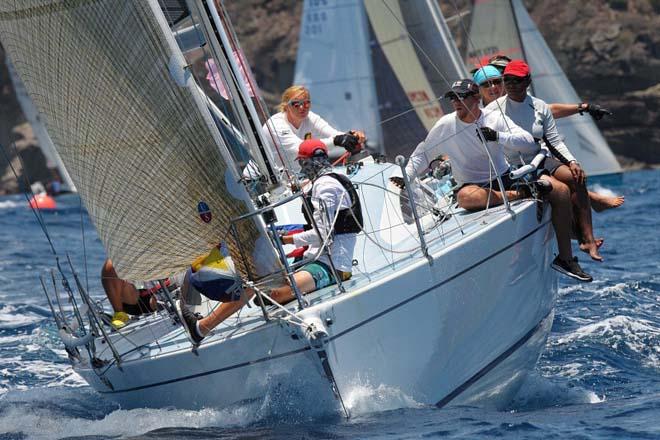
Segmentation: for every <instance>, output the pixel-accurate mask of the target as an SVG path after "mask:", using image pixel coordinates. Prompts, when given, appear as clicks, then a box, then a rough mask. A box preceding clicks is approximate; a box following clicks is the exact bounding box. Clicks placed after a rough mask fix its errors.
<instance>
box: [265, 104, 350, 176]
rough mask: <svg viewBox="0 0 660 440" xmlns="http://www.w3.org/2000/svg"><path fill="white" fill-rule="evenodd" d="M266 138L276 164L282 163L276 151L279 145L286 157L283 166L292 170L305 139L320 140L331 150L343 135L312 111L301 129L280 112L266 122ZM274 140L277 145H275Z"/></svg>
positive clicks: (304, 120)
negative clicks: (336, 139) (336, 137)
mask: <svg viewBox="0 0 660 440" xmlns="http://www.w3.org/2000/svg"><path fill="white" fill-rule="evenodd" d="M263 131H264V137H265V138H266V140H267V142H268V143H269V144H270V149H271V153H272V155H273V157H274V158H275V163H281V161H280V159H279V155H278V154H277V151H276V149H275V145H277V146H278V147H279V149H280V151H281V152H282V153H283V154H284V155H285V156H286V157H285V161H288V162H287V163H284V164H283V165H284V166H286V167H287V168H289V169H291V166H292V165H293V164H294V163H295V160H296V156H297V155H298V147H299V146H300V143H301V142H302V141H303V140H305V139H320V140H321V141H322V142H323V143H324V144H325V145H326V146H327V147H328V148H331V147H332V146H333V145H334V144H333V140H334V137H335V136H337V135H339V134H342V132H341V131H339V130H336V129H335V128H334V127H332V126H331V125H330V124H328V123H327V122H326V121H325V120H324V119H323V118H322V117H320V116H319V115H317V114H316V113H314V112H312V111H310V112H309V113H308V114H307V117H306V118H305V119H303V120H302V123H301V124H300V127H298V128H296V127H294V126H293V124H291V123H290V122H289V120H288V119H287V117H286V113H285V112H279V113H277V114H274V115H273V116H271V117H270V119H268V121H266V123H265V124H264V126H263ZM273 140H274V141H275V145H273Z"/></svg>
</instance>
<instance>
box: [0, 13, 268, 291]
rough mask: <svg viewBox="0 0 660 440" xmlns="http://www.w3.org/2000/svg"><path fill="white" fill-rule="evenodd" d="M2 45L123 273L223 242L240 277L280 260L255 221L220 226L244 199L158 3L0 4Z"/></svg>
mask: <svg viewBox="0 0 660 440" xmlns="http://www.w3.org/2000/svg"><path fill="white" fill-rule="evenodd" d="M0 41H1V42H2V44H3V46H4V47H5V49H6V51H7V52H8V54H9V56H10V58H11V60H12V61H13V63H14V66H15V67H16V70H17V71H18V73H19V75H20V77H21V79H22V80H23V82H24V84H25V88H26V89H27V91H28V93H29V95H30V97H31V98H32V100H33V102H34V103H35V105H36V107H37V109H38V110H39V112H40V113H41V114H42V115H44V118H45V122H46V125H47V128H48V132H49V134H50V137H51V138H52V140H53V143H54V145H55V148H56V149H57V151H58V152H59V154H60V156H61V157H62V160H63V161H64V163H65V165H66V168H67V170H68V171H69V173H70V174H71V177H72V179H73V181H74V183H75V185H76V187H77V188H78V190H79V192H80V195H81V197H82V199H83V201H84V203H85V206H86V208H87V211H88V212H89V214H90V216H91V218H92V220H93V221H94V224H95V225H96V228H97V230H98V234H99V237H100V238H101V240H102V242H103V244H104V246H105V249H106V251H107V254H108V257H109V258H111V259H112V260H113V263H114V265H115V267H116V269H117V272H118V274H119V276H120V277H122V278H125V279H130V280H150V279H157V278H163V277H165V276H167V275H170V274H172V273H175V272H178V271H180V270H183V269H185V268H187V267H188V266H189V265H190V263H191V261H192V260H194V259H195V258H196V257H198V256H199V255H200V254H203V253H206V252H208V250H209V249H211V248H212V247H213V246H214V245H216V244H217V243H218V242H219V241H222V240H225V241H226V242H227V243H228V246H229V248H230V252H231V253H232V256H233V257H234V260H235V263H236V266H237V269H239V270H240V271H241V272H242V274H243V275H246V276H252V275H255V274H264V273H267V272H270V271H271V270H274V269H276V268H277V260H276V256H275V253H274V250H273V249H272V247H271V246H270V243H269V241H268V239H267V238H266V236H265V232H264V228H263V225H262V224H260V223H259V220H252V221H243V222H241V223H238V224H237V228H236V231H237V235H238V240H234V239H233V238H232V236H231V234H230V233H229V231H230V223H229V220H230V219H232V218H235V217H237V216H240V215H243V214H246V213H248V212H250V210H252V209H253V208H252V204H251V201H250V199H249V196H248V194H247V192H246V190H245V188H244V187H243V186H242V185H241V184H238V183H237V182H238V180H239V176H238V173H237V171H236V169H235V167H234V166H233V164H232V163H231V156H230V154H229V152H228V150H227V147H226V145H225V144H224V142H223V141H222V138H221V135H220V133H219V131H218V129H217V127H216V126H215V123H214V122H213V119H212V118H211V116H210V114H209V112H208V109H207V107H206V103H205V100H204V98H203V96H202V95H201V94H200V92H199V91H198V89H197V88H196V86H195V84H194V82H193V80H192V78H191V76H190V74H189V71H188V70H187V68H186V62H185V60H184V58H183V56H182V54H181V53H180V51H179V49H178V47H177V46H176V43H175V41H174V38H173V36H172V34H171V32H170V29H169V27H168V24H167V22H166V20H165V17H164V16H163V13H162V11H161V9H160V7H159V5H158V3H157V2H156V1H155V0H149V1H134V0H77V1H73V0H71V1H62V0H60V1H58V0H22V1H20V2H16V1H13V0H12V1H8V0H0ZM237 241H238V242H237ZM239 242H240V243H239ZM241 257H245V258H241Z"/></svg>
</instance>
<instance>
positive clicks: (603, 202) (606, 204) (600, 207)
mask: <svg viewBox="0 0 660 440" xmlns="http://www.w3.org/2000/svg"><path fill="white" fill-rule="evenodd" d="M623 202H625V197H624V196H614V197H606V196H598V197H593V198H592V199H591V207H592V208H593V209H594V211H596V212H603V211H605V210H606V209H612V208H618V207H619V206H621V205H623Z"/></svg>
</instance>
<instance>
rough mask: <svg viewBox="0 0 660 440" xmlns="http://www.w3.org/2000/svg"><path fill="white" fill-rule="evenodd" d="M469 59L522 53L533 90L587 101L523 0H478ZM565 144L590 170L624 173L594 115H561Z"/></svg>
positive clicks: (546, 98) (554, 97)
mask: <svg viewBox="0 0 660 440" xmlns="http://www.w3.org/2000/svg"><path fill="white" fill-rule="evenodd" d="M467 47H468V50H467V56H466V63H467V64H468V65H475V66H476V65H478V63H479V60H480V59H481V58H483V57H490V56H492V55H495V54H498V53H499V54H503V55H506V56H508V57H509V58H523V59H525V60H526V61H527V63H528V64H529V65H530V67H531V68H532V90H531V92H532V94H533V95H534V96H537V97H538V98H541V99H543V100H544V101H546V102H548V103H553V102H559V103H576V104H577V103H579V102H582V101H581V99H580V98H579V96H578V95H577V93H576V92H575V89H574V88H573V86H572V85H571V83H570V81H569V80H568V78H567V77H566V75H565V74H564V72H563V70H562V68H561V66H559V63H558V62H557V59H556V58H555V57H554V55H553V54H552V51H551V50H550V48H549V47H548V45H547V43H546V42H545V40H544V39H543V36H542V35H541V33H540V32H539V30H538V28H537V27H536V25H535V24H534V22H533V21H532V19H531V17H530V16H529V14H528V13H527V10H526V9H525V6H524V5H523V4H522V2H521V1H520V0H479V1H476V2H474V9H473V11H472V21H471V25H470V35H469V38H468V41H467ZM557 127H558V130H559V132H560V133H561V134H562V135H563V136H565V142H566V145H568V147H569V148H570V150H571V152H572V153H573V155H574V156H575V157H576V158H577V160H578V161H579V162H580V163H581V164H582V166H583V168H584V169H585V171H586V172H587V173H588V174H589V175H590V176H602V175H608V174H618V173H621V172H622V170H621V166H620V165H619V163H618V162H617V160H616V158H615V157H614V154H613V153H612V150H610V147H609V145H608V144H607V141H605V138H603V135H602V134H601V132H600V130H599V129H598V127H596V124H595V123H594V121H593V119H592V118H591V117H589V116H588V115H587V116H579V115H575V116H571V117H567V118H562V119H558V120H557Z"/></svg>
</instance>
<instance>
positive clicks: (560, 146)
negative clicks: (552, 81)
mask: <svg viewBox="0 0 660 440" xmlns="http://www.w3.org/2000/svg"><path fill="white" fill-rule="evenodd" d="M484 112H494V113H500V112H504V114H505V115H507V116H508V117H509V118H510V119H511V120H512V121H513V122H515V123H516V125H518V127H520V128H522V129H523V130H525V131H527V132H529V133H531V134H532V135H533V136H534V137H535V138H537V139H542V138H543V136H544V135H545V136H546V137H547V138H548V140H549V141H550V143H551V144H552V145H553V146H554V147H555V148H556V149H557V151H559V153H561V154H562V155H563V156H564V157H565V158H566V159H568V161H569V162H570V161H573V160H575V157H573V155H572V154H571V152H570V151H569V150H568V147H567V146H566V144H565V143H564V141H562V139H561V137H560V136H559V132H558V131H557V124H556V123H555V118H554V117H553V116H552V111H551V110H550V107H548V104H546V102H545V101H543V100H542V99H538V98H535V97H534V96H531V95H527V96H526V97H525V99H524V100H523V101H522V102H516V101H514V100H512V99H510V98H509V97H508V96H502V97H501V98H498V99H497V100H495V101H493V102H491V103H490V104H488V106H486V108H485V109H484ZM513 147H514V148H510V147H507V148H505V149H504V153H505V154H506V157H507V160H508V161H509V163H511V164H514V165H519V164H520V163H521V159H522V163H528V162H530V161H531V160H532V159H533V158H534V156H535V155H536V154H537V153H538V152H539V149H540V147H539V145H537V144H534V145H533V146H532V145H530V146H528V147H525V146H522V145H514V146H513Z"/></svg>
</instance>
